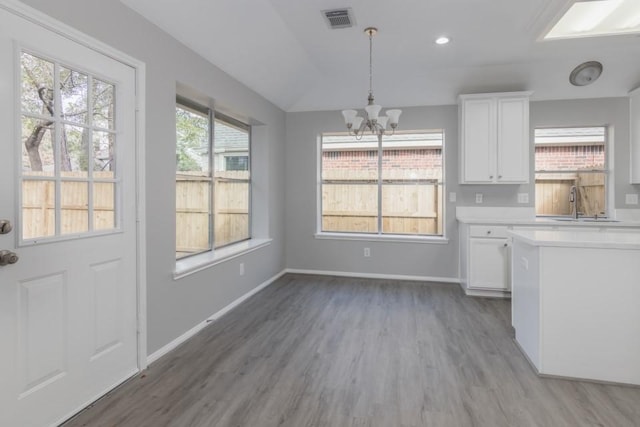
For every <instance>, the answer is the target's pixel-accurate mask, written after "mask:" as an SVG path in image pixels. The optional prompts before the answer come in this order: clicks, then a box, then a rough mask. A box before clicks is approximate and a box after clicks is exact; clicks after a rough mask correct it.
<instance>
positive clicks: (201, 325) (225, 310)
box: [147, 270, 287, 365]
mask: <svg viewBox="0 0 640 427" xmlns="http://www.w3.org/2000/svg"><path fill="white" fill-rule="evenodd" d="M286 273H287V271H286V270H282V271H280V272H279V273H277V274H276V275H274V276H273V277H271V278H269V279H267V280H266V281H264V282H262V283H261V284H260V285H258V286H256V287H255V288H253V289H252V290H250V291H249V292H247V293H246V294H244V295H242V296H241V297H239V298H238V299H236V300H235V301H233V302H231V303H230V304H228V305H227V306H225V307H223V308H222V309H221V310H219V311H217V312H216V313H214V314H213V315H211V316H209V317H208V318H206V319H205V320H203V321H202V322H200V323H198V324H197V325H195V326H194V327H193V328H191V329H189V330H188V331H186V332H185V333H183V334H182V335H180V336H179V337H177V338H176V339H174V340H173V341H171V342H170V343H168V344H166V345H164V346H163V347H161V348H160V349H158V350H156V351H155V352H153V353H152V354H150V355H149V356H148V357H147V364H148V365H150V364H152V363H153V362H155V361H157V360H158V359H160V358H161V357H162V356H164V355H166V354H167V353H169V352H171V351H172V350H175V349H176V348H177V347H178V346H180V345H181V344H183V343H184V342H186V341H187V340H189V339H190V338H191V337H193V336H194V335H196V334H197V333H198V332H200V331H201V330H203V329H204V328H206V327H207V326H209V325H211V324H212V323H213V322H214V321H216V320H218V319H219V318H221V317H222V316H224V315H225V314H227V313H228V312H230V311H231V310H233V309H234V308H236V307H237V306H238V305H240V304H241V303H243V302H244V301H246V300H247V299H249V298H251V297H252V296H254V295H255V294H257V293H258V292H260V291H261V290H263V289H264V288H266V287H267V286H269V285H271V284H272V283H273V282H275V281H276V280H278V279H279V278H281V277H282V276H284V275H285V274H286Z"/></svg>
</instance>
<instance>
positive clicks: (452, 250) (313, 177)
mask: <svg viewBox="0 0 640 427" xmlns="http://www.w3.org/2000/svg"><path fill="white" fill-rule="evenodd" d="M530 108H531V110H530V116H531V119H530V120H531V129H532V130H531V140H533V129H534V128H535V127H549V126H585V125H608V126H611V128H612V129H613V131H614V144H613V153H614V172H613V179H614V184H615V207H616V208H618V209H620V208H625V207H626V208H633V207H637V206H626V205H625V204H624V195H625V194H626V193H637V189H636V188H634V186H631V185H630V184H629V101H628V99H627V98H603V99H587V100H576V101H540V102H532V103H531V107H530ZM457 117H458V110H457V107H456V106H440V107H413V108H405V109H403V113H402V116H401V118H400V126H401V128H402V129H406V130H409V129H429V128H431V129H440V128H442V129H444V131H445V144H446V147H445V168H446V191H447V203H446V213H445V226H446V236H447V237H448V238H449V242H448V244H446V245H442V244H428V243H427V244H419V243H386V242H379V241H378V242H369V241H340V240H321V239H316V238H314V233H315V232H316V231H317V230H316V221H317V209H318V207H317V157H318V136H319V135H320V134H321V133H322V132H335V131H342V130H343V128H344V124H343V120H342V116H341V114H340V112H339V111H323V112H303V113H287V118H286V129H287V149H286V153H287V158H286V160H287V161H286V163H287V179H286V185H287V187H286V190H287V191H286V194H287V209H286V218H287V221H286V222H287V244H286V249H287V267H288V268H293V269H305V270H328V271H343V272H360V273H381V274H399V275H416V276H427V277H443V278H457V277H458V269H457V265H458V242H457V238H458V235H457V223H456V221H455V207H456V206H479V207H517V206H520V207H526V206H529V207H533V206H535V202H534V196H535V183H534V172H533V171H534V159H533V145H532V146H531V167H530V183H529V184H523V185H458V146H457V145H458V140H457V139H458V128H457V126H458V125H457V120H458V119H457ZM450 192H455V193H456V195H457V202H456V203H450V202H448V200H449V198H448V194H449V193H450ZM523 192H527V193H529V200H530V202H529V203H527V204H518V202H517V194H518V193H523ZM476 193H483V198H484V201H483V203H482V204H481V205H479V204H476V203H475V194H476ZM364 247H370V248H371V257H370V258H364V257H363V248H364Z"/></svg>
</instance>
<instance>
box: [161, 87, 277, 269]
mask: <svg viewBox="0 0 640 427" xmlns="http://www.w3.org/2000/svg"><path fill="white" fill-rule="evenodd" d="M178 105H183V106H187V107H191V108H193V106H195V107H196V108H198V109H199V110H198V111H200V112H202V111H204V110H205V109H206V110H207V111H209V117H210V120H209V127H210V131H209V156H208V157H209V164H210V167H209V170H210V176H211V181H210V199H209V200H210V208H209V224H210V225H209V230H210V237H209V241H210V244H209V246H210V249H208V250H207V251H203V252H198V253H195V254H191V255H188V256H185V257H182V258H178V259H176V266H175V270H174V272H173V279H174V280H180V279H182V278H185V277H188V276H190V275H192V274H195V273H198V272H200V271H203V270H206V269H208V268H211V267H213V266H216V265H218V264H221V263H223V262H227V261H229V260H232V259H235V258H237V257H240V256H243V255H245V254H247V253H250V252H253V251H256V250H258V249H261V248H263V247H266V246H269V245H270V244H271V242H272V239H271V238H255V237H253V196H252V193H253V171H252V163H253V159H252V143H253V141H252V128H251V125H249V124H246V123H244V122H241V121H239V120H236V119H234V118H232V117H230V116H227V115H224V114H221V113H219V112H216V111H215V110H214V109H212V108H209V107H204V106H202V105H201V104H198V103H197V102H194V101H191V100H190V99H188V98H185V97H182V96H177V97H176V106H178ZM216 120H220V121H222V122H226V123H227V124H231V125H233V126H236V127H241V128H243V129H245V130H246V131H247V132H248V135H249V149H248V154H247V155H248V157H249V160H248V166H249V179H248V180H244V179H239V180H234V179H225V180H227V181H238V182H246V183H248V184H249V195H248V197H249V218H248V224H249V225H248V227H249V230H248V232H249V233H248V237H247V238H246V239H243V240H239V241H236V242H230V243H228V244H225V245H222V246H218V247H216V246H215V234H214V233H215V222H214V218H215V210H214V209H215V207H214V203H215V194H214V192H215V184H214V183H215V170H214V169H215V165H214V156H215V121H216Z"/></svg>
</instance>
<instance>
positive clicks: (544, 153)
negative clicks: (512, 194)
mask: <svg viewBox="0 0 640 427" xmlns="http://www.w3.org/2000/svg"><path fill="white" fill-rule="evenodd" d="M534 136H535V169H536V170H535V176H536V215H538V216H547V215H548V216H570V215H571V216H573V215H576V209H577V213H578V215H579V216H587V217H594V216H596V215H606V213H607V209H606V201H607V191H606V187H607V185H606V181H607V158H606V148H607V128H606V127H603V126H593V127H572V128H540V129H536V130H535V134H534Z"/></svg>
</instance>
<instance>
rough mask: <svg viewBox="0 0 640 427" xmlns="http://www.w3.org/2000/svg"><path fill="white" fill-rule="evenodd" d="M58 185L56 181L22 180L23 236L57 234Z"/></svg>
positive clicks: (25, 237) (27, 237) (35, 236)
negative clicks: (56, 202) (56, 207)
mask: <svg viewBox="0 0 640 427" xmlns="http://www.w3.org/2000/svg"><path fill="white" fill-rule="evenodd" d="M55 200H56V186H55V182H54V181H40V180H33V181H31V180H29V181H23V182H22V238H23V239H37V238H39V237H50V236H54V235H55V234H56V210H55Z"/></svg>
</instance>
